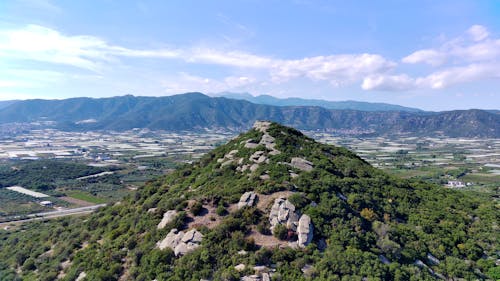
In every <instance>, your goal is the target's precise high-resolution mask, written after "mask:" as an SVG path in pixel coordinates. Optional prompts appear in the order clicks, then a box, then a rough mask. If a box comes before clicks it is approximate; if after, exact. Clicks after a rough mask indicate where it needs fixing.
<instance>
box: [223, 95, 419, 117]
mask: <svg viewBox="0 0 500 281" xmlns="http://www.w3.org/2000/svg"><path fill="white" fill-rule="evenodd" d="M219 95H220V96H222V97H225V98H230V99H238V100H246V101H249V102H252V103H256V104H267V105H275V106H320V107H324V108H326V109H336V110H343V109H349V110H359V111H405V112H422V110H421V109H418V108H412V107H406V106H401V105H396V104H389V103H379V102H362V101H352V100H347V101H327V100H318V99H302V98H285V99H280V98H276V97H273V96H269V95H259V96H255V97H254V96H252V95H250V94H245V93H241V94H239V93H227V92H225V93H220V94H219Z"/></svg>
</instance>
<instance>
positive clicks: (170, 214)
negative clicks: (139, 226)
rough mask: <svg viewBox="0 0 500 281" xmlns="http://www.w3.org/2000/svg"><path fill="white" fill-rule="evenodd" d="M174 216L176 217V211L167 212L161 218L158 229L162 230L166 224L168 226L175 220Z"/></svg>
mask: <svg viewBox="0 0 500 281" xmlns="http://www.w3.org/2000/svg"><path fill="white" fill-rule="evenodd" d="M175 216H177V211H176V210H170V211H167V212H166V213H165V214H163V218H162V219H161V221H160V223H159V224H158V229H163V228H164V227H165V226H166V225H167V224H169V223H170V222H172V221H173V220H174V219H175Z"/></svg>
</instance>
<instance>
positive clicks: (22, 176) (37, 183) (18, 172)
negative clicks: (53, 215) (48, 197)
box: [0, 160, 110, 191]
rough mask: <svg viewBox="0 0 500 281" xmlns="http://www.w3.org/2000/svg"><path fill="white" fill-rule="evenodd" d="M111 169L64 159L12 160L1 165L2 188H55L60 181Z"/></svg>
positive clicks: (0, 178)
mask: <svg viewBox="0 0 500 281" xmlns="http://www.w3.org/2000/svg"><path fill="white" fill-rule="evenodd" d="M109 170H110V168H103V167H92V166H88V165H85V164H82V163H76V162H72V161H62V160H36V161H18V162H10V163H9V164H6V165H2V166H0V188H1V187H8V186H13V185H20V186H23V187H25V188H30V189H35V190H40V191H45V190H51V189H54V188H55V187H56V183H57V182H58V181H62V180H73V179H76V178H79V177H84V176H89V175H93V174H97V173H101V172H105V171H109Z"/></svg>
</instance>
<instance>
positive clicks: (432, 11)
mask: <svg viewBox="0 0 500 281" xmlns="http://www.w3.org/2000/svg"><path fill="white" fill-rule="evenodd" d="M185 92H202V93H205V94H209V95H215V94H217V93H220V92H234V93H250V94H252V95H261V94H268V95H273V96H276V97H280V98H285V97H301V98H315V99H326V100H333V101H340V100H358V101H369V102H386V103H393V104H399V105H404V106H411V107H418V108H421V109H425V110H434V111H440V110H454V109H469V108H481V109H500V1H498V0H491V1H487V0H484V1H475V0H471V1H463V0H453V1H447V0H442V1H435V0H432V1H427V0H419V1H405V0H397V1H396V0H394V1H389V0H388V1H382V0H381V1H356V0H353V1H333V0H332V1H321V0H318V1H312V0H311V1H309V0H291V1H284V0H282V1H278V0H263V1H257V0H238V1H234V0H228V1H218V0H213V1H202V0H199V1H191V0H182V1H181V0H179V1H175V0H172V1H163V0H156V1H154V0H152V1H145V0H140V1H139V0H137V1H132V0H120V1H118V0H99V1H97V0H86V1H70V0H65V1H62V0H61V1H56V0H9V1H0V100H12V99H32V98H43V99H62V98H70V97H81V96H87V97H110V96H119V95H126V94H132V95H136V96H165V95H173V94H181V93H185Z"/></svg>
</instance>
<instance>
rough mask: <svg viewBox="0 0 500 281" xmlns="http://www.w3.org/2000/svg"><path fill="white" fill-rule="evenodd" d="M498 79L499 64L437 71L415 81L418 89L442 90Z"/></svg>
mask: <svg viewBox="0 0 500 281" xmlns="http://www.w3.org/2000/svg"><path fill="white" fill-rule="evenodd" d="M491 78H500V64H470V65H467V66H460V67H452V68H448V69H445V70H442V71H437V72H435V73H432V74H430V75H428V76H426V77H423V78H418V79H416V80H415V81H416V85H417V86H418V87H428V88H431V89H442V88H445V87H448V86H452V85H456V84H462V83H468V82H473V81H478V80H484V79H491Z"/></svg>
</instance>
